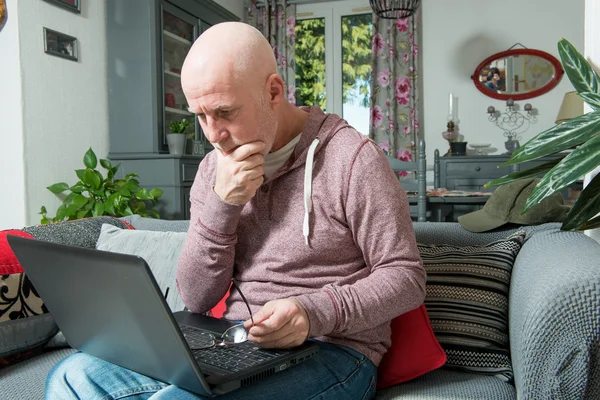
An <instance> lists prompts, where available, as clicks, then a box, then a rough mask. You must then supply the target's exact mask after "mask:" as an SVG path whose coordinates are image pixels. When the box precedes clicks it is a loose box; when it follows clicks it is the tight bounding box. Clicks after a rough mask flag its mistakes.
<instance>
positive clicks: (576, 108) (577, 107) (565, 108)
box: [555, 92, 583, 124]
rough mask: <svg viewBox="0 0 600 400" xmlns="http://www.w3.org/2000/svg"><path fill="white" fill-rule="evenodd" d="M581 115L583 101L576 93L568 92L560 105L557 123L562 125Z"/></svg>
mask: <svg viewBox="0 0 600 400" xmlns="http://www.w3.org/2000/svg"><path fill="white" fill-rule="evenodd" d="M580 115H583V99H582V98H581V97H579V96H578V95H577V93H576V92H567V93H566V94H565V97H564V98H563V101H562V104H561V105H560V110H559V111H558V116H557V117H556V121H555V122H556V123H557V124H561V123H563V122H565V121H568V120H570V119H573V118H577V117H579V116H580Z"/></svg>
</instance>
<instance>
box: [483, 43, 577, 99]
mask: <svg viewBox="0 0 600 400" xmlns="http://www.w3.org/2000/svg"><path fill="white" fill-rule="evenodd" d="M516 55H529V56H537V57H540V58H543V59H544V60H546V61H548V62H549V63H550V64H552V66H553V67H554V70H555V71H556V74H554V78H552V80H551V81H550V82H548V83H547V84H545V85H544V86H542V87H541V88H539V89H535V90H532V91H531V92H527V93H516V94H515V93H497V92H494V91H491V90H489V89H487V88H486V87H484V85H483V84H482V83H481V82H480V81H479V76H480V75H481V70H482V69H483V68H484V67H487V66H489V65H490V63H491V62H492V61H495V60H497V59H499V58H505V57H510V56H516ZM564 73H565V71H564V70H563V68H562V65H561V64H560V61H558V59H556V57H554V56H553V55H552V54H549V53H546V52H545V51H541V50H533V49H513V50H506V51H501V52H500V53H496V54H493V55H491V56H489V57H488V58H486V59H485V60H483V61H482V62H481V63H480V64H479V65H478V66H477V68H475V72H474V73H473V75H472V76H471V79H472V80H473V83H474V84H475V87H476V88H477V90H479V91H480V92H481V93H483V94H484V95H486V96H488V97H491V98H494V99H497V100H508V99H513V100H526V99H532V98H534V97H538V96H541V95H543V94H545V93H548V92H549V91H550V90H552V89H554V88H555V87H556V85H558V83H559V82H560V80H561V79H562V77H563V75H564Z"/></svg>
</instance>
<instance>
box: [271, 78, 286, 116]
mask: <svg viewBox="0 0 600 400" xmlns="http://www.w3.org/2000/svg"><path fill="white" fill-rule="evenodd" d="M266 90H267V94H268V97H267V99H268V100H269V105H270V106H271V108H272V109H275V108H277V107H278V106H279V105H280V104H281V102H282V101H283V100H284V99H285V95H286V89H285V83H284V82H283V79H281V77H280V76H279V74H271V76H269V78H268V79H267V84H266Z"/></svg>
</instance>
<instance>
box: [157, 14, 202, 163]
mask: <svg viewBox="0 0 600 400" xmlns="http://www.w3.org/2000/svg"><path fill="white" fill-rule="evenodd" d="M161 12H162V26H161V28H162V29H161V38H162V68H161V71H162V80H161V81H162V92H163V96H162V103H163V107H162V117H163V118H162V123H161V124H160V125H161V128H162V129H161V130H162V147H163V150H166V149H167V144H166V143H167V138H166V135H167V134H169V132H170V129H169V125H170V124H171V122H173V121H181V120H182V119H186V120H188V121H189V122H190V125H189V126H190V127H189V128H188V131H187V133H193V136H194V137H195V138H197V137H198V129H197V124H196V122H195V117H194V114H192V113H191V112H189V111H188V105H187V102H186V100H185V96H184V95H183V90H182V89H181V66H182V65H183V61H184V60H185V56H186V55H187V53H188V51H189V50H190V48H191V47H192V43H193V42H194V40H195V39H196V38H197V37H198V30H199V27H198V19H197V18H195V17H194V16H192V15H190V14H187V13H185V12H184V11H182V10H180V9H178V8H176V7H174V6H172V5H170V4H167V3H164V2H163V3H162V7H161ZM191 147H192V146H191V145H190V146H186V152H187V153H190V151H189V150H190V149H191Z"/></svg>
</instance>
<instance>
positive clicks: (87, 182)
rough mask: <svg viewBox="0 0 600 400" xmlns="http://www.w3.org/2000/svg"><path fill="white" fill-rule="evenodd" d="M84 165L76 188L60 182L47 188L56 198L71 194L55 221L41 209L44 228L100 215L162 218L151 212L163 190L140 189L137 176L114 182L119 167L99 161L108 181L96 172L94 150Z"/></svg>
mask: <svg viewBox="0 0 600 400" xmlns="http://www.w3.org/2000/svg"><path fill="white" fill-rule="evenodd" d="M83 164H84V165H85V169H78V170H75V173H76V174H77V177H78V178H79V181H78V182H77V183H75V184H74V185H73V186H69V185H68V184H66V183H64V182H59V183H55V184H53V185H50V186H48V187H47V189H48V190H50V191H51V192H52V193H54V194H60V193H63V192H65V191H70V193H69V194H67V196H66V197H65V199H64V200H63V203H62V204H61V205H60V206H59V207H58V209H57V210H56V216H55V217H49V216H48V215H47V213H48V212H47V210H46V207H45V206H42V208H41V211H40V214H41V215H42V220H41V223H42V224H48V223H50V222H59V221H65V220H68V221H71V220H74V219H80V218H87V217H97V216H100V215H112V216H114V217H123V216H127V215H133V214H138V215H141V216H143V217H155V218H159V217H160V216H159V214H158V212H156V211H155V210H152V206H154V205H155V204H156V202H157V200H158V198H159V197H160V196H162V194H163V191H162V190H161V189H156V188H154V189H145V188H140V185H139V184H140V183H139V181H138V178H139V177H138V175H137V174H127V175H125V177H124V178H123V179H115V174H116V172H117V170H118V169H119V165H120V164H118V165H115V166H113V165H112V164H111V162H110V161H108V160H100V165H102V167H103V168H104V169H106V170H107V171H108V173H107V176H106V178H105V177H104V176H103V175H102V173H101V172H100V171H98V170H96V167H97V165H98V159H97V158H96V154H95V153H94V152H93V150H92V149H91V148H90V149H89V150H88V151H87V152H86V153H85V155H84V156H83Z"/></svg>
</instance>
